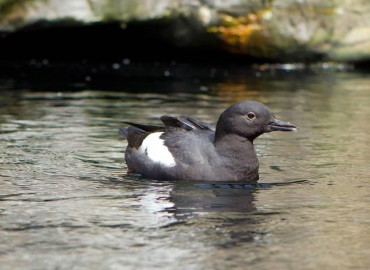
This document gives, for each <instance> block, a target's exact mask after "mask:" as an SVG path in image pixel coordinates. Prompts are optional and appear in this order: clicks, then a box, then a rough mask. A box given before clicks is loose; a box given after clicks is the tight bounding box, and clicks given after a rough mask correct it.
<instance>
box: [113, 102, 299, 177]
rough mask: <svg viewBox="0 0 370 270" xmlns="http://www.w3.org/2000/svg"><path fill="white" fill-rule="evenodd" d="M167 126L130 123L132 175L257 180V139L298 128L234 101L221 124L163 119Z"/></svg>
mask: <svg viewBox="0 0 370 270" xmlns="http://www.w3.org/2000/svg"><path fill="white" fill-rule="evenodd" d="M160 120H161V121H162V122H163V124H162V125H147V124H138V123H133V122H129V121H123V123H125V124H127V125H129V126H128V127H121V128H119V133H120V134H121V135H122V136H123V137H124V138H125V139H126V140H127V141H128V145H127V148H126V151H125V161H126V165H127V168H128V171H127V172H128V173H129V174H130V173H135V174H140V175H142V176H143V177H145V178H149V179H154V180H194V181H239V182H257V181H258V179H259V173H258V170H259V162H258V157H257V154H256V152H255V149H254V145H253V141H254V140H255V139H256V138H257V137H258V136H260V135H262V134H263V133H267V132H272V131H296V130H298V127H297V126H296V125H293V124H291V123H289V122H284V121H281V120H278V119H277V118H275V116H274V115H273V114H272V112H271V111H270V109H269V108H268V107H267V106H265V105H264V104H262V103H259V102H257V101H248V100H246V101H240V102H237V103H235V104H232V105H231V106H229V107H228V108H226V109H225V110H224V112H222V113H221V115H220V116H219V119H218V121H217V124H216V126H215V127H214V126H212V125H209V124H206V123H204V122H202V121H199V120H197V119H195V118H193V117H190V116H177V117H175V116H168V115H163V116H161V117H160Z"/></svg>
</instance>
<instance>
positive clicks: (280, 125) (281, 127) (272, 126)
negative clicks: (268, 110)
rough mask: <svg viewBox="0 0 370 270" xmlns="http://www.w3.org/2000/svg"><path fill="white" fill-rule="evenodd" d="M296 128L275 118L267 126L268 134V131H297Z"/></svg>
mask: <svg viewBox="0 0 370 270" xmlns="http://www.w3.org/2000/svg"><path fill="white" fill-rule="evenodd" d="M297 130H298V127H297V126H296V125H293V124H291V123H289V122H284V121H281V120H278V119H276V118H275V117H274V118H273V119H272V121H271V122H270V123H269V124H268V132H270V131H297Z"/></svg>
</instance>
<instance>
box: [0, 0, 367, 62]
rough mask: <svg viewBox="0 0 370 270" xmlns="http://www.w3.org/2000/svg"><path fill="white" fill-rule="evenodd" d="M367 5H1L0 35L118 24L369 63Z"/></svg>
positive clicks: (80, 1) (281, 57) (41, 1)
mask: <svg viewBox="0 0 370 270" xmlns="http://www.w3.org/2000/svg"><path fill="white" fill-rule="evenodd" d="M369 12H370V2H369V1H367V0H331V1H319V0H265V1H263V0H259V1H257V0H227V1H218V0H203V1H202V0H187V1H185V0H184V1H177V0H161V1H156V0H135V1H120V0H73V1H59V0H0V31H1V32H3V33H7V32H16V31H19V30H21V29H30V28H31V29H38V28H45V27H54V26H58V27H70V26H81V25H92V24H93V25H95V24H106V23H112V22H114V23H118V24H120V25H121V27H122V28H125V27H127V25H130V24H132V23H137V22H141V23H145V24H148V25H152V27H151V28H150V29H152V31H155V32H156V33H158V35H159V36H161V37H162V38H164V39H166V40H168V41H169V42H171V43H173V44H174V45H177V46H183V47H189V46H203V47H212V48H218V49H222V50H224V51H226V52H229V53H233V54H240V55H247V56H251V57H257V58H268V59H273V60H278V61H307V60H308V61H314V60H335V61H360V60H369V59H370V17H369V16H368V13H369Z"/></svg>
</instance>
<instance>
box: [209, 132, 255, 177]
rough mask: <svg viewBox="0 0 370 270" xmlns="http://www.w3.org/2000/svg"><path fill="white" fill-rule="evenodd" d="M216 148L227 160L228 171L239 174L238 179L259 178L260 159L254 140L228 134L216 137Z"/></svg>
mask: <svg viewBox="0 0 370 270" xmlns="http://www.w3.org/2000/svg"><path fill="white" fill-rule="evenodd" d="M215 147H216V151H217V152H218V154H219V156H220V157H222V158H223V159H224V160H225V166H226V169H230V170H232V171H234V172H237V173H238V174H239V175H238V178H240V177H246V178H249V177H252V178H255V177H256V175H257V177H258V158H257V154H256V151H255V150H254V146H253V141H252V140H249V139H247V138H244V137H241V136H239V135H236V134H226V135H224V136H221V137H216V139H215ZM255 180H256V179H255Z"/></svg>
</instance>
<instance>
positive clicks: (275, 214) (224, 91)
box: [0, 69, 370, 269]
mask: <svg viewBox="0 0 370 270" xmlns="http://www.w3.org/2000/svg"><path fill="white" fill-rule="evenodd" d="M197 72H198V70H195V71H194V74H192V75H191V76H189V77H186V76H182V75H181V74H180V75H179V76H177V77H172V78H167V79H160V78H159V79H157V80H156V79H153V78H151V80H150V81H149V82H145V81H146V80H144V79H140V78H137V79H133V80H131V81H129V82H128V81H127V80H128V79H127V78H123V79H122V80H121V81H120V82H119V84H118V83H117V82H115V83H112V84H111V83H110V82H109V81H105V84H106V87H104V84H103V83H102V84H101V85H100V86H99V87H97V86H96V85H95V86H93V87H92V86H91V85H87V84H83V83H82V84H78V85H77V86H76V85H75V86H68V87H67V86H65V85H62V84H58V85H59V86H58V85H53V84H49V86H45V85H42V87H40V84H38V86H35V85H34V84H32V85H25V84H22V83H21V82H18V81H9V80H2V82H1V85H2V86H1V87H2V88H1V92H0V93H1V101H0V102H1V107H0V161H1V163H0V185H1V192H0V237H1V241H0V265H1V269H249V268H250V269H369V267H370V258H369V254H370V212H369V209H370V208H369V203H370V191H369V190H370V189H369V188H370V184H369V183H370V182H369V175H370V169H369V158H370V154H369V152H370V151H369V150H370V147H369V145H370V144H369V142H370V141H369V137H370V135H369V128H368V125H369V114H370V106H369V105H370V78H369V76H368V75H367V74H362V73H355V72H330V71H329V72H328V71H324V70H321V71H316V72H304V71H291V72H287V71H257V72H256V71H253V70H252V71H250V70H248V71H247V70H246V71H244V70H243V69H238V70H233V69H231V70H223V71H219V70H217V72H219V73H220V74H222V75H221V76H213V75H212V74H214V73H215V70H213V69H211V70H207V69H206V70H205V69H201V70H199V74H200V75H199V77H197ZM208 73H209V76H208ZM204 74H206V75H204ZM40 81H41V83H42V79H41V80H40ZM13 88H16V89H13ZM29 88H31V89H29ZM135 91H138V92H137V93H135ZM243 99H253V100H258V101H260V102H263V103H265V104H267V105H268V106H269V107H270V108H271V110H272V111H274V113H275V115H276V116H277V117H278V118H280V119H282V120H286V121H290V122H292V123H295V124H297V125H299V127H300V130H299V132H298V133H278V132H275V133H270V134H266V135H263V136H262V137H260V138H259V139H258V140H256V142H255V146H256V149H257V152H258V155H259V159H260V164H261V165H260V176H261V180H260V184H259V185H245V184H227V183H201V182H163V181H154V180H150V179H140V178H139V177H136V176H130V177H127V176H125V170H126V169H127V168H126V166H125V164H124V162H123V156H124V153H123V151H124V149H125V146H126V142H125V141H123V140H121V138H120V137H119V135H118V127H119V126H120V125H121V124H120V121H121V120H130V121H141V122H147V123H153V122H156V119H157V118H158V117H159V116H160V115H162V114H173V115H178V114H189V115H192V116H194V117H197V118H199V119H201V120H203V121H207V122H215V121H216V120H217V117H218V115H219V113H220V112H221V111H222V110H223V109H224V108H225V107H227V106H228V105H229V104H231V103H233V102H235V101H239V100H243Z"/></svg>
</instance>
